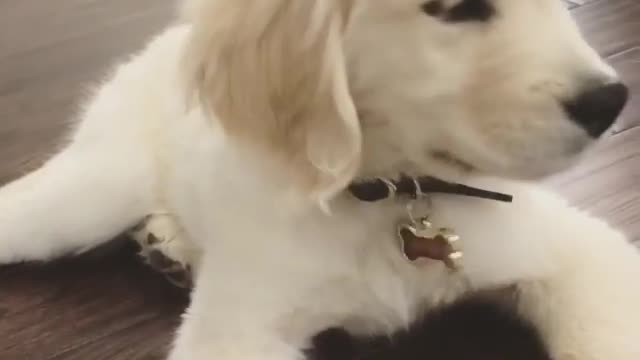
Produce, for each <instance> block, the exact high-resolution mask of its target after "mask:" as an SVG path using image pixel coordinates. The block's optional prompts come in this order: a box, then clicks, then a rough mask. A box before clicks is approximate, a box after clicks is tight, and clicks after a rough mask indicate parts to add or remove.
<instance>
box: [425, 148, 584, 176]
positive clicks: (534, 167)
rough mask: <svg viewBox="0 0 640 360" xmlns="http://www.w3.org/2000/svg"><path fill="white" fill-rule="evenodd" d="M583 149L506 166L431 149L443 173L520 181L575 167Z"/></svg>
mask: <svg viewBox="0 0 640 360" xmlns="http://www.w3.org/2000/svg"><path fill="white" fill-rule="evenodd" d="M583 153H584V151H579V152H575V153H572V154H562V155H557V156H550V157H545V158H540V159H531V158H528V159H527V160H526V161H519V162H514V163H511V164H510V165H509V166H506V167H505V166H504V165H503V164H498V163H492V162H491V161H487V162H484V163H482V164H479V163H474V162H471V161H468V160H466V159H462V158H460V157H457V156H454V155H452V154H451V153H450V152H446V151H434V152H432V153H431V158H432V159H433V161H434V162H435V163H436V164H437V165H438V166H437V168H438V169H439V172H440V173H441V174H446V175H445V177H459V176H473V175H481V176H491V177H498V178H505V179H512V180H520V181H542V180H544V179H546V178H548V177H550V176H554V175H557V174H559V173H562V172H564V171H566V170H569V169H571V168H572V167H574V166H575V165H576V164H577V163H578V162H579V161H580V159H581V158H582V157H583ZM447 175H448V176H447Z"/></svg>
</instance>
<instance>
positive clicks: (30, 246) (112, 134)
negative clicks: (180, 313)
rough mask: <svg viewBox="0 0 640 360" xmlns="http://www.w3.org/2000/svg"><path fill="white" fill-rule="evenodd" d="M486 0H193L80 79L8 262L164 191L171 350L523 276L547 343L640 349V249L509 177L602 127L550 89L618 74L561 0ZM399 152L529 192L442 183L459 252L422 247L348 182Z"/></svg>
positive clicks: (269, 354)
mask: <svg viewBox="0 0 640 360" xmlns="http://www.w3.org/2000/svg"><path fill="white" fill-rule="evenodd" d="M493 3H494V5H495V6H496V8H497V9H498V12H499V17H498V18H497V19H495V20H493V21H492V22H489V23H487V24H444V23H442V22H441V21H440V20H438V19H434V18H430V17H428V16H427V15H425V14H423V13H421V12H420V4H421V2H420V1H415V0H395V1H379V0H349V1H346V0H343V1H339V0H325V1H321V0H314V1H311V0H309V1H285V0H189V1H187V3H186V5H187V8H186V10H185V19H186V20H185V23H184V24H183V25H179V26H176V27H172V28H169V29H168V30H166V31H165V32H164V33H162V34H160V35H159V36H158V37H157V38H156V39H155V40H153V41H152V42H151V43H150V45H149V46H148V47H147V48H146V49H145V50H144V51H142V52H141V53H140V54H138V55H137V56H135V57H134V58H133V59H132V60H131V61H129V62H128V63H125V64H123V65H121V66H119V67H118V68H117V70H116V71H115V72H114V74H113V76H111V77H110V78H108V79H107V80H106V81H105V82H104V84H103V85H102V86H101V87H100V89H99V90H98V91H97V92H96V94H95V96H93V97H92V98H91V99H90V101H88V103H87V107H86V111H84V112H83V113H82V114H81V116H80V118H81V121H80V122H79V125H78V126H77V128H76V129H75V130H74V132H73V136H72V138H71V140H70V142H69V145H68V146H67V147H66V148H65V149H64V150H63V151H62V152H60V153H59V154H58V155H56V156H55V157H54V158H53V159H51V160H50V161H49V162H48V163H47V164H46V165H45V166H44V167H43V168H41V169H40V170H38V171H36V172H34V173H32V174H29V175H27V176H26V177H24V178H22V179H19V180H16V181H15V182H13V183H10V184H8V185H6V186H5V187H3V188H2V189H0V234H2V235H3V236H2V237H0V263H11V262H17V261H24V260H46V259H50V258H53V257H55V256H59V255H62V254H64V253H67V252H73V251H81V250H83V249H86V248H90V247H93V246H95V245H97V244H99V243H101V242H104V241H107V240H108V239H109V238H111V237H112V236H114V235H116V234H118V233H119V232H122V231H125V230H126V229H127V228H128V227H130V226H131V225H133V224H135V223H136V222H137V221H139V220H140V219H142V218H143V217H144V216H146V215H147V214H149V213H154V212H163V213H164V212H166V211H168V212H170V213H172V214H174V215H175V217H176V220H177V222H178V223H179V224H180V229H181V231H180V233H181V234H182V235H181V236H182V238H181V239H182V241H185V242H186V241H190V242H192V243H190V244H189V246H187V247H181V248H191V247H196V248H199V249H200V251H201V258H200V259H199V267H198V277H197V279H196V288H195V290H194V293H193V297H192V303H191V306H190V307H189V310H188V311H187V313H186V314H185V315H184V321H183V324H182V326H181V328H180V330H179V332H178V334H177V339H176V342H175V346H174V348H173V350H172V354H171V355H170V359H171V360H205V359H212V358H215V359H220V360H254V359H255V360H258V359H260V360H265V359H274V360H276V359H277V360H294V359H299V358H300V357H301V353H300V349H301V348H303V347H304V346H305V345H306V344H307V341H308V339H309V337H310V336H312V335H313V334H315V333H316V332H318V331H320V330H322V329H325V328H327V327H329V326H335V325H343V326H346V327H348V328H349V329H350V330H352V331H354V332H357V333H370V332H381V331H392V330H394V329H397V328H401V327H405V326H407V325H408V324H409V323H410V322H411V321H412V320H414V319H415V318H416V317H417V316H418V315H419V314H420V313H422V312H424V311H427V310H428V309H429V308H430V307H431V306H434V305H436V304H440V303H444V302H448V301H451V300H452V299H455V298H456V297H457V296H460V294H462V293H463V292H464V291H466V290H469V289H470V288H471V289H476V288H487V287H493V286H501V285H508V284H513V283H516V284H518V287H519V289H520V293H521V311H522V313H523V314H524V315H525V316H527V317H528V318H529V319H531V320H532V321H533V322H534V323H535V325H536V326H537V327H538V328H540V329H541V331H542V333H543V336H544V338H545V340H546V342H547V343H548V345H549V347H550V349H551V352H552V353H553V354H554V356H555V358H556V359H558V360H573V359H575V360H603V359H606V360H637V359H639V358H640V342H638V341H637V339H638V336H639V335H640V312H638V310H637V309H638V306H637V305H638V304H640V287H639V286H637V285H636V284H637V279H638V278H639V277H640V256H639V254H638V252H637V251H636V250H635V249H634V248H633V247H632V246H631V245H629V244H628V243H627V242H626V240H625V238H624V236H623V235H621V234H620V233H618V232H617V231H615V230H613V229H611V228H609V227H608V226H607V225H606V224H605V223H603V222H602V221H600V220H597V219H594V218H592V217H590V216H589V215H588V214H584V213H582V212H580V211H578V210H575V209H573V208H571V207H570V206H569V205H567V204H566V203H565V202H564V201H562V200H560V199H558V198H557V197H556V196H555V195H552V194H550V193H548V192H547V191H545V190H543V189H541V188H540V187H539V186H538V185H535V184H534V183H529V182H525V181H522V180H516V179H522V178H527V179H532V178H535V177H537V176H540V175H543V174H548V173H552V172H554V171H557V170H559V169H562V168H565V167H566V166H568V165H569V164H571V163H573V162H574V161H575V160H576V158H577V157H578V156H579V155H580V154H581V153H582V152H583V150H585V149H586V148H587V147H588V146H589V145H590V144H591V143H592V140H591V139H590V138H589V137H588V136H587V134H586V133H585V132H584V131H583V130H582V129H580V128H579V127H578V126H576V125H574V124H573V123H572V122H570V121H569V120H568V119H567V118H566V116H565V115H564V113H563V112H562V110H561V108H560V106H559V104H558V102H559V100H561V99H563V98H564V97H569V96H572V95H574V94H576V93H577V92H578V91H580V88H581V87H582V86H583V85H584V84H585V83H589V82H592V81H594V80H597V81H602V82H608V81H615V79H616V75H615V73H614V72H613V70H611V68H610V67H609V66H607V65H606V64H605V63H604V62H603V61H602V60H601V59H600V58H598V56H597V55H596V54H595V52H594V51H593V50H592V49H591V48H589V47H588V45H587V44H585V43H584V41H583V40H582V39H581V38H580V35H579V33H578V31H577V29H576V28H575V25H574V24H573V22H572V21H571V19H570V17H569V16H568V14H567V13H566V11H565V10H564V9H563V8H562V5H561V4H560V2H559V1H556V0H522V1H513V0H494V1H493ZM540 24H545V25H544V26H540ZM443 152H444V153H447V154H450V155H451V156H453V157H455V158H456V159H458V160H459V161H463V162H465V163H468V164H469V165H471V166H473V167H474V168H475V170H474V171H472V172H466V171H465V170H463V169H460V168H459V167H458V166H456V165H455V164H454V163H452V162H449V161H443V160H442V157H438V156H436V157H434V156H433V154H434V153H443ZM399 172H406V173H409V174H412V173H416V174H432V175H437V176H441V177H445V178H450V179H454V180H460V181H463V182H465V183H468V184H472V185H478V186H482V187H485V188H489V189H493V190H499V191H504V192H509V193H512V194H514V195H515V199H516V201H515V203H514V204H500V203H494V202H490V201H484V200H476V199H469V198H460V197H454V196H434V197H433V215H434V218H433V220H434V221H435V222H436V223H437V224H441V225H442V226H453V227H455V229H456V230H457V232H458V233H460V235H461V236H462V246H463V248H464V250H465V254H466V256H465V258H464V262H463V266H464V271H463V272H462V273H460V274H453V273H450V272H448V271H447V270H446V269H444V268H443V267H442V266H441V264H438V263H429V262H427V263H422V264H419V265H418V266H416V265H413V264H409V263H408V262H406V261H405V260H404V259H403V257H402V256H401V255H400V252H399V250H398V247H397V244H396V239H395V235H394V231H395V225H396V223H397V221H399V220H400V219H401V218H402V217H403V216H404V204H402V203H396V202H393V201H389V202H384V203H380V204H364V203H360V202H358V201H355V200H353V199H352V198H350V197H349V195H347V194H345V193H344V192H342V191H341V190H342V189H343V188H344V186H345V185H346V184H347V183H348V182H350V181H351V180H352V179H353V178H354V177H361V176H382V175H397V174H398V173H399ZM327 210H329V211H327ZM162 226H166V224H163V225H162ZM168 231H173V230H168Z"/></svg>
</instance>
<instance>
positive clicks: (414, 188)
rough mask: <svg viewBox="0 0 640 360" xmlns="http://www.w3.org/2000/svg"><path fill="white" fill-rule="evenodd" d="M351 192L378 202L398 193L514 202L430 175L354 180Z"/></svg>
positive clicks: (350, 188)
mask: <svg viewBox="0 0 640 360" xmlns="http://www.w3.org/2000/svg"><path fill="white" fill-rule="evenodd" d="M349 192H351V194H352V195H353V196H354V197H356V198H357V199H359V200H361V201H365V202H376V201H380V200H384V199H388V198H390V197H394V196H396V195H404V196H408V197H410V198H417V197H419V195H421V194H435V193H440V194H453V195H461V196H469V197H475V198H481V199H487V200H495V201H502V202H512V201H513V196H511V195H508V194H503V193H499V192H494V191H488V190H483V189H479V188H475V187H471V186H466V185H462V184H458V183H452V182H447V181H444V180H440V179H437V178H434V177H430V176H421V177H416V178H414V177H408V176H402V177H400V179H399V180H392V179H384V178H377V179H371V180H363V181H358V182H353V183H351V185H350V186H349Z"/></svg>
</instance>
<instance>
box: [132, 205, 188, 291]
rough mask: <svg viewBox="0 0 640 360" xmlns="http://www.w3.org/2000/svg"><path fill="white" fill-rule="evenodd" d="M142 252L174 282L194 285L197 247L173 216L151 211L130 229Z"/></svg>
mask: <svg viewBox="0 0 640 360" xmlns="http://www.w3.org/2000/svg"><path fill="white" fill-rule="evenodd" d="M129 236H130V237H131V238H132V239H134V240H135V241H136V242H137V243H138V245H139V246H140V256H142V258H143V259H144V260H145V262H146V263H147V264H149V265H150V266H151V267H152V268H153V269H154V270H156V271H158V272H160V273H162V274H164V275H165V277H166V278H167V279H168V280H169V281H170V282H171V283H172V284H174V285H176V286H179V287H182V288H191V287H192V285H193V277H194V272H195V271H197V267H198V251H197V249H196V248H195V247H194V246H193V244H192V243H191V242H190V241H189V240H188V239H187V238H186V234H185V232H184V231H183V230H182V228H181V226H180V224H179V223H178V222H177V221H176V220H175V218H174V217H172V216H170V215H167V214H152V215H149V216H147V217H146V218H145V220H144V221H143V222H141V223H140V224H138V225H137V226H136V227H134V228H133V229H131V230H130V231H129Z"/></svg>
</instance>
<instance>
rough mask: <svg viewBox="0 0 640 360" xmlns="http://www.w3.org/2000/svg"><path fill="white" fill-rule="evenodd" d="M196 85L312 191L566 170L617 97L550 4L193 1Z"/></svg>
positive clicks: (191, 52) (497, 0) (225, 121)
mask: <svg viewBox="0 0 640 360" xmlns="http://www.w3.org/2000/svg"><path fill="white" fill-rule="evenodd" d="M188 4H189V5H190V6H189V7H188V16H189V20H190V21H192V22H193V24H194V28H193V32H192V38H191V41H190V43H189V44H190V46H189V48H188V49H187V50H188V51H187V56H186V59H187V67H186V68H187V70H188V75H189V79H190V80H191V82H190V85H191V86H192V87H193V88H194V89H195V91H196V93H197V94H198V95H199V97H200V99H201V100H202V102H203V103H204V104H205V106H206V107H207V108H208V109H209V110H210V111H212V112H213V113H214V114H215V115H217V117H218V118H219V119H220V121H221V123H222V125H223V126H224V128H225V129H226V131H227V133H228V134H229V135H230V136H231V137H233V138H235V139H237V140H238V141H242V142H244V143H245V144H247V145H250V146H256V147H258V148H260V149H262V150H263V151H268V152H270V153H272V154H275V155H277V156H279V157H280V158H282V159H284V160H285V161H286V162H287V163H288V164H289V165H290V167H291V169H293V170H294V171H293V173H295V174H297V175H299V177H300V179H301V180H302V181H303V182H302V183H303V184H305V185H306V186H307V187H308V188H309V189H310V190H313V191H315V193H318V194H320V193H322V194H324V195H330V194H332V193H334V192H335V191H338V190H340V189H342V188H343V187H344V186H345V185H346V184H347V183H348V182H349V181H350V180H351V179H352V177H353V176H354V175H355V174H356V173H358V172H360V173H361V174H363V175H383V174H384V175H389V174H391V173H397V172H408V173H411V172H416V173H433V172H441V171H445V170H455V169H458V168H463V169H466V170H469V169H473V170H475V171H478V172H483V173H488V174H492V175H498V176H508V177H520V178H522V177H525V178H526V177H538V176H543V175H546V174H549V173H552V172H555V171H558V170H560V169H563V168H564V167H566V166H567V165H569V164H571V163H572V162H573V160H574V159H575V158H576V157H577V156H578V155H579V154H580V153H581V152H582V151H583V150H584V149H585V148H587V147H588V146H589V145H590V144H591V143H592V142H593V141H594V140H595V139H596V138H598V137H600V136H601V135H602V134H603V133H604V132H605V131H606V130H607V129H608V128H609V127H610V125H611V124H612V123H613V121H614V120H615V119H616V117H617V116H618V114H619V113H620V111H621V110H622V108H623V106H624V103H625V101H626V98H627V89H626V88H625V87H624V86H623V85H621V84H620V83H619V82H618V80H617V78H616V75H615V73H614V71H613V70H612V69H611V68H610V67H609V66H608V65H606V64H605V63H604V62H603V61H602V59H601V58H600V57H599V56H598V55H597V54H596V53H595V51H594V50H592V49H591V48H590V47H589V46H588V45H587V44H586V43H585V41H584V40H583V39H582V37H581V35H580V34H579V32H578V30H577V28H576V26H575V24H574V22H573V21H572V19H571V18H570V15H569V14H568V12H567V11H566V9H565V8H564V6H563V5H562V3H561V1H559V0H518V1H514V0H422V1H420V0H394V1H382V0H296V1H293V0H191V1H190V2H188Z"/></svg>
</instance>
